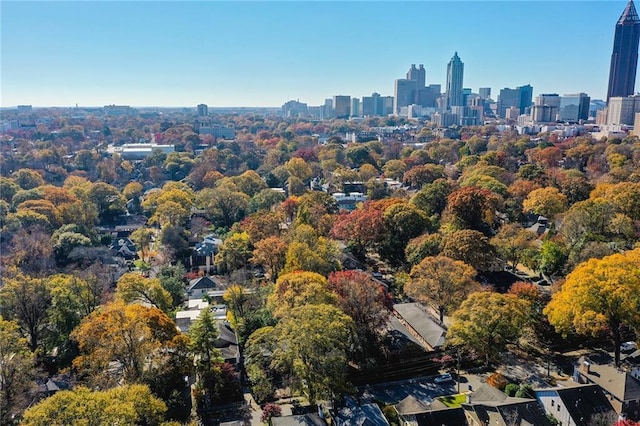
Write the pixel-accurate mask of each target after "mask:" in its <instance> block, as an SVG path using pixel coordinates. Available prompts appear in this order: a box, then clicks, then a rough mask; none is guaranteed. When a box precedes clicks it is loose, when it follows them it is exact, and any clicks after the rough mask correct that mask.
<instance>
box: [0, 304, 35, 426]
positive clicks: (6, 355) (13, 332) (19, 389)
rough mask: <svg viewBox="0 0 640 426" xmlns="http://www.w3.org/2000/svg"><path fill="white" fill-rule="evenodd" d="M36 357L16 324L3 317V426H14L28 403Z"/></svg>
mask: <svg viewBox="0 0 640 426" xmlns="http://www.w3.org/2000/svg"><path fill="white" fill-rule="evenodd" d="M33 364H34V362H33V353H32V352H31V351H30V350H29V347H28V345H27V340H26V339H25V338H23V337H22V335H21V333H20V328H19V326H18V324H17V323H16V322H13V321H7V320H4V319H3V318H2V317H1V316H0V424H3V425H4V424H11V423H12V418H13V416H15V415H18V414H19V413H20V412H21V410H22V409H24V407H25V406H27V404H28V403H29V401H28V400H27V399H26V391H28V389H29V387H30V386H31V377H30V376H31V374H32V367H33Z"/></svg>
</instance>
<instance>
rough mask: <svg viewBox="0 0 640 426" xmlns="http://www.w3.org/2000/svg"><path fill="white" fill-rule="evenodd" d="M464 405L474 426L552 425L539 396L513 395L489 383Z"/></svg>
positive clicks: (469, 397) (468, 398) (468, 397)
mask: <svg viewBox="0 0 640 426" xmlns="http://www.w3.org/2000/svg"><path fill="white" fill-rule="evenodd" d="M462 409H463V410H464V413H465V416H466V418H467V422H468V423H469V425H471V426H484V425H488V424H491V425H499V426H512V425H517V426H529V425H531V426H533V425H535V426H551V423H550V422H549V419H548V418H547V416H546V414H545V412H544V410H543V409H542V407H541V406H540V405H539V404H538V401H537V400H535V399H530V398H514V397H510V396H507V395H506V394H505V393H504V392H502V391H500V390H499V389H496V388H494V387H492V386H490V385H488V384H486V383H485V384H483V385H481V386H480V387H479V388H478V389H477V390H476V391H475V392H473V393H471V394H469V395H468V396H467V402H466V403H463V404H462Z"/></svg>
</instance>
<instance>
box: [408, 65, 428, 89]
mask: <svg viewBox="0 0 640 426" xmlns="http://www.w3.org/2000/svg"><path fill="white" fill-rule="evenodd" d="M407 80H414V81H415V82H416V90H420V89H423V88H424V86H425V83H426V81H427V71H426V70H425V69H424V65H423V64H420V68H416V64H411V68H409V71H407Z"/></svg>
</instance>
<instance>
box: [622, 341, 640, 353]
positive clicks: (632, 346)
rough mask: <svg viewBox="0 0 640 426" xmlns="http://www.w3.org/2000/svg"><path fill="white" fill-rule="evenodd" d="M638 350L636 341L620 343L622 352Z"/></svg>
mask: <svg viewBox="0 0 640 426" xmlns="http://www.w3.org/2000/svg"><path fill="white" fill-rule="evenodd" d="M635 350H636V342H624V343H622V344H621V345H620V352H631V351H635Z"/></svg>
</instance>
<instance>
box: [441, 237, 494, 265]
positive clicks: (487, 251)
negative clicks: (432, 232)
mask: <svg viewBox="0 0 640 426" xmlns="http://www.w3.org/2000/svg"><path fill="white" fill-rule="evenodd" d="M442 255H443V256H448V257H450V258H452V259H457V260H461V261H463V262H464V263H466V264H467V265H471V266H473V267H474V268H475V269H476V270H478V271H489V270H492V269H493V268H494V264H495V260H496V253H495V250H494V248H493V246H492V245H491V244H490V243H489V239H488V238H487V237H485V236H484V235H483V234H482V232H480V231H474V230H472V229H462V230H460V231H455V232H452V233H450V234H445V235H444V237H443V238H442Z"/></svg>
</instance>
